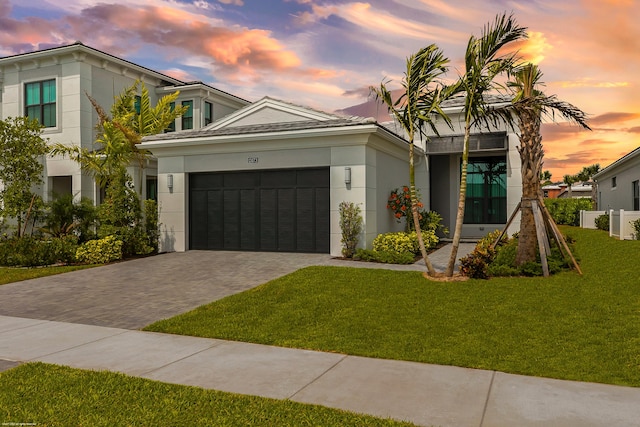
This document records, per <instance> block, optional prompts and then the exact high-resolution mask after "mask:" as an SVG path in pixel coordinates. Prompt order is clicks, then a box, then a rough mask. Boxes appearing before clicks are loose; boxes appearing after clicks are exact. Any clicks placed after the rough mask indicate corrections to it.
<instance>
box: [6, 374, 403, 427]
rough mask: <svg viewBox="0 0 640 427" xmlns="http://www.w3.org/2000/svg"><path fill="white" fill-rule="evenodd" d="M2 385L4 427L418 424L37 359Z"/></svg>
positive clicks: (8, 377) (10, 375) (222, 426)
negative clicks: (67, 365) (26, 425)
mask: <svg viewBox="0 0 640 427" xmlns="http://www.w3.org/2000/svg"><path fill="white" fill-rule="evenodd" d="M0 390H2V392H1V393H0V424H1V425H10V424H12V425H18V424H17V423H33V425H38V426H49V427H52V426H63V427H67V426H92V427H96V426H154V427H161V426H218V427H224V426H234V427H235V426H269V427H271V426H279V427H280V426H285V427H286V426H292V427H298V426H363V427H366V426H371V427H373V426H376V427H377V426H411V425H413V424H409V423H401V422H396V421H391V420H382V419H380V418H374V417H370V416H364V415H356V414H351V413H348V412H344V411H339V410H335V409H329V408H324V407H321V406H316V405H305V404H301V403H296V402H292V401H288V400H274V399H265V398H260V397H252V396H241V395H236V394H231V393H223V392H218V391H212V390H204V389H200V388H196V387H187V386H181V385H172V384H165V383H160V382H155V381H150V380H145V379H140V378H132V377H127V376H125V375H122V374H115V373H109V372H93V371H84V370H78V369H71V368H66V367H61V366H54V365H46V364H43V363H30V364H26V365H22V366H19V367H17V368H14V369H11V370H8V371H6V372H4V373H1V374H0ZM14 423H16V424H14ZM23 425H25V424H23Z"/></svg>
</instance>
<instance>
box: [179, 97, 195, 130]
mask: <svg viewBox="0 0 640 427" xmlns="http://www.w3.org/2000/svg"><path fill="white" fill-rule="evenodd" d="M182 106H183V107H188V109H187V111H186V112H185V113H184V114H183V115H182V129H183V130H184V129H193V101H182Z"/></svg>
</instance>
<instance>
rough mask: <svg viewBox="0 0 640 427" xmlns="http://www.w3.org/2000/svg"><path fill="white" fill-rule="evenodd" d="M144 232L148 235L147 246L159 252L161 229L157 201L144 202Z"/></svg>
mask: <svg viewBox="0 0 640 427" xmlns="http://www.w3.org/2000/svg"><path fill="white" fill-rule="evenodd" d="M144 231H145V233H146V235H147V244H148V245H149V247H151V248H152V249H153V252H158V242H159V240H160V228H159V224H158V203H156V201H155V200H145V201H144Z"/></svg>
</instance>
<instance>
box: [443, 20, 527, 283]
mask: <svg viewBox="0 0 640 427" xmlns="http://www.w3.org/2000/svg"><path fill="white" fill-rule="evenodd" d="M526 37H527V33H526V28H525V27H520V26H519V25H518V24H517V23H516V21H515V18H514V17H513V15H509V16H507V15H506V14H502V15H498V16H496V19H495V21H494V22H493V25H491V24H487V25H485V27H484V28H483V30H482V35H481V37H480V38H476V37H475V36H471V37H470V38H469V42H468V43H467V49H466V52H465V73H464V75H462V76H460V78H459V80H458V82H457V83H455V85H454V86H455V88H456V91H459V92H462V93H464V94H465V103H464V109H463V112H464V116H465V128H464V148H463V151H462V170H461V174H460V193H459V198H458V211H457V214H456V225H455V229H454V234H453V242H452V245H451V255H450V256H449V262H448V264H447V270H446V275H447V276H453V268H454V266H455V262H456V257H457V255H458V248H459V246H460V237H461V234H462V223H463V221H464V208H465V199H466V194H467V165H468V163H469V137H470V135H471V127H472V126H473V125H475V124H481V125H482V124H484V125H486V126H488V125H489V124H490V123H495V121H496V120H497V119H498V116H496V115H494V112H493V110H492V108H491V107H490V106H489V105H488V103H487V101H486V100H485V95H486V94H488V93H489V92H491V91H494V90H496V89H501V88H502V87H501V85H500V84H499V83H497V82H496V77H497V76H498V75H500V74H503V73H505V72H508V71H509V70H510V69H512V68H513V66H514V63H515V61H516V59H517V56H516V54H515V53H503V52H504V50H503V48H504V47H505V46H506V45H508V44H509V43H511V42H514V41H517V40H520V39H523V38H526Z"/></svg>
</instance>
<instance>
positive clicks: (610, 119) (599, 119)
mask: <svg viewBox="0 0 640 427" xmlns="http://www.w3.org/2000/svg"><path fill="white" fill-rule="evenodd" d="M639 118H640V113H622V112H610V113H604V114H600V115H598V116H595V117H593V118H592V119H590V120H589V123H592V124H594V125H603V124H614V123H620V122H627V121H629V120H635V119H639Z"/></svg>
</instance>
